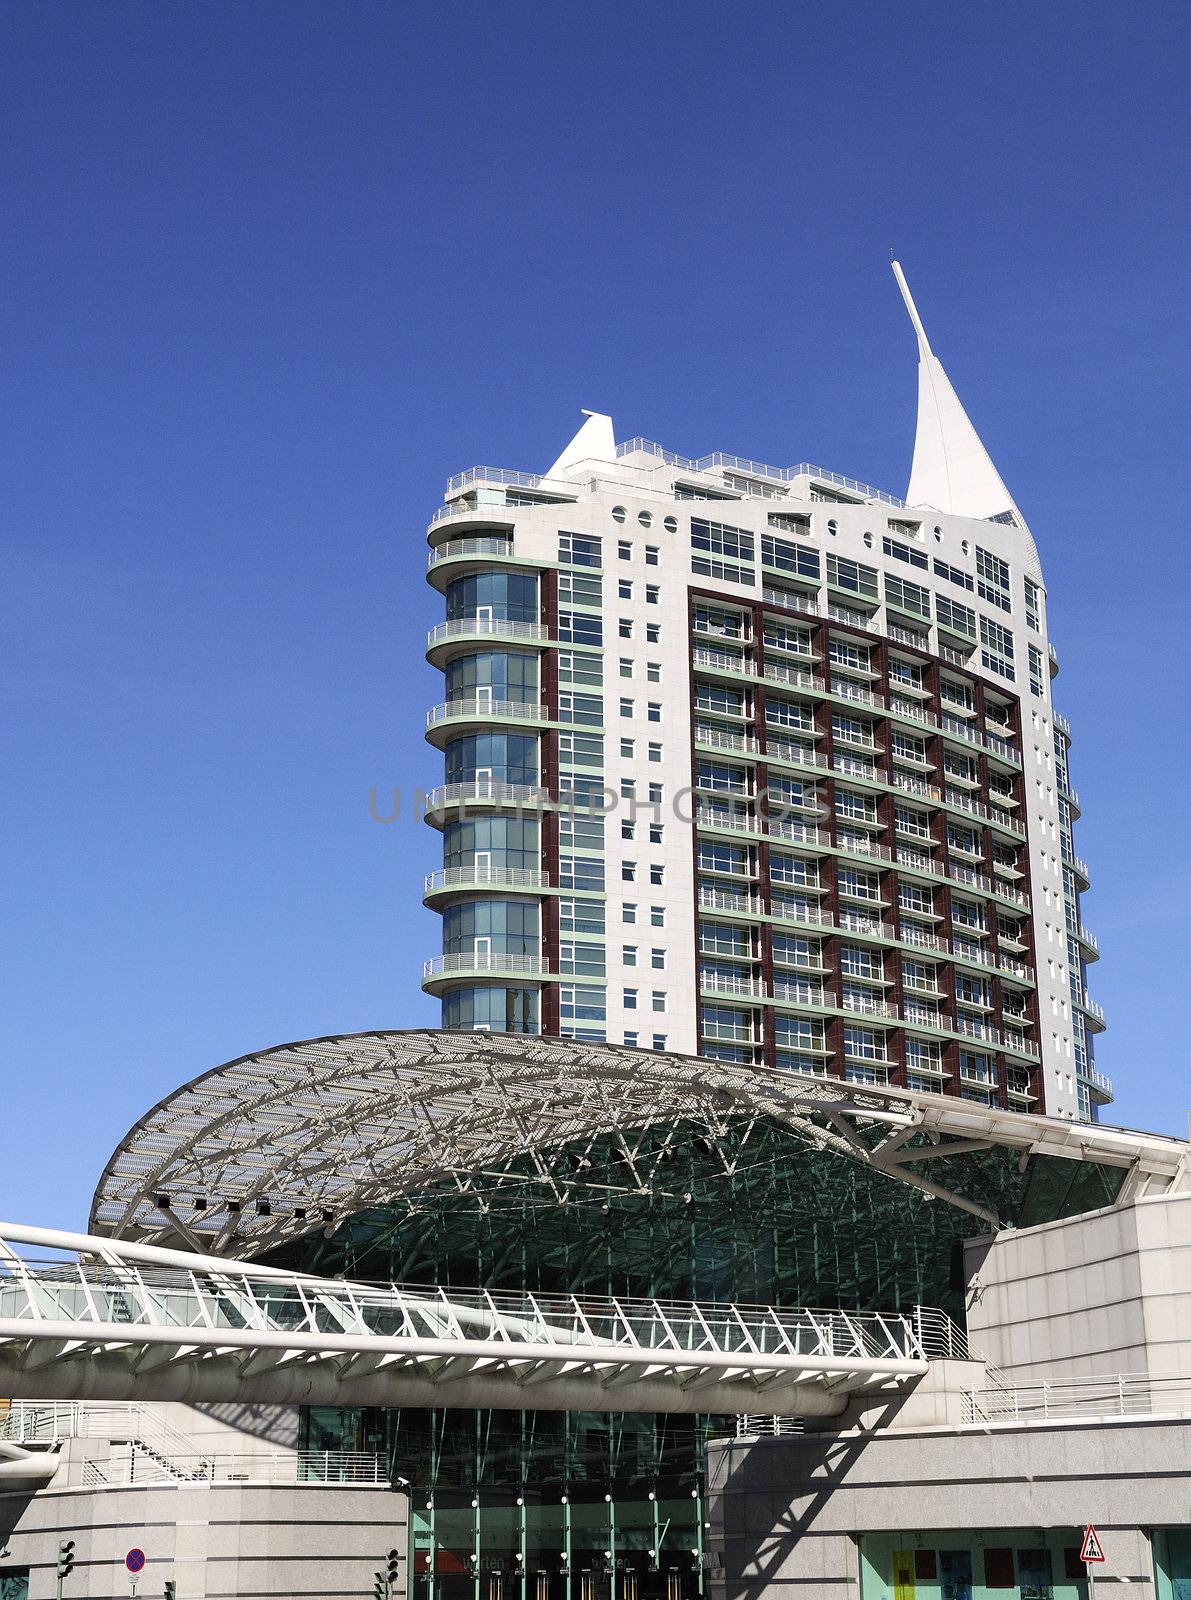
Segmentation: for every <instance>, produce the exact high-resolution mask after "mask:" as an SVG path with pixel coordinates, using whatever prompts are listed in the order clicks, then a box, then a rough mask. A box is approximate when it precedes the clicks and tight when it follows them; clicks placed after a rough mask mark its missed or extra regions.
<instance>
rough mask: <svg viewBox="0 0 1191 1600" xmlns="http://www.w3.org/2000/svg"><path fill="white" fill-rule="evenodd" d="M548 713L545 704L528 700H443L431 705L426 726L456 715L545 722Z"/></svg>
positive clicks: (496, 719) (478, 718)
mask: <svg viewBox="0 0 1191 1600" xmlns="http://www.w3.org/2000/svg"><path fill="white" fill-rule="evenodd" d="M549 715H550V713H549V712H548V711H547V710H546V707H545V706H543V705H538V704H533V703H531V702H530V701H528V700H477V699H474V698H473V699H465V700H444V701H443V702H442V704H441V705H437V706H431V708H430V710H429V711H428V712H427V713H426V726H427V728H433V727H435V726H436V725H437V724H438V723H440V722H450V721H451V720H452V719H453V718H456V717H465V718H467V719H468V720H469V721H476V720H480V721H486V720H487V719H488V718H492V719H493V720H494V721H499V720H501V719H503V720H505V721H510V722H545V721H547V720H548V718H549Z"/></svg>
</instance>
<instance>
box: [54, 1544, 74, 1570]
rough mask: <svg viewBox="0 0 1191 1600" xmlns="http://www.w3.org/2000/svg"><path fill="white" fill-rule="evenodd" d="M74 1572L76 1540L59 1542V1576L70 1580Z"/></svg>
mask: <svg viewBox="0 0 1191 1600" xmlns="http://www.w3.org/2000/svg"><path fill="white" fill-rule="evenodd" d="M73 1571H74V1540H73V1539H60V1540H59V1541H58V1576H59V1577H60V1578H69V1577H70V1575H71V1573H72V1572H73Z"/></svg>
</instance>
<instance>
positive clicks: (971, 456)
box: [893, 261, 1026, 528]
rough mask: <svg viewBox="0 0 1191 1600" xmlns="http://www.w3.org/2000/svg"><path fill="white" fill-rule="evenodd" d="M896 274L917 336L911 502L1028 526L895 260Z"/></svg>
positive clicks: (908, 502) (908, 491) (954, 512)
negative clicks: (938, 353) (934, 345)
mask: <svg viewBox="0 0 1191 1600" xmlns="http://www.w3.org/2000/svg"><path fill="white" fill-rule="evenodd" d="M893 276H894V277H895V278H896V279H897V286H898V288H899V289H900V290H901V294H902V299H903V300H904V301H905V302H906V310H907V311H908V312H909V314H910V321H911V322H912V323H913V325H914V332H915V334H916V335H917V338H918V429H917V432H916V434H915V436H914V464H913V466H912V467H911V469H910V486H909V488H908V489H907V490H906V501H907V504H909V505H912V506H934V508H935V509H936V510H937V511H949V512H951V513H952V514H954V515H955V516H960V517H984V518H986V517H1003V516H1004V515H1005V513H1006V512H1010V513H1012V515H1013V518H1014V521H1015V522H1016V523H1017V524H1018V526H1019V527H1022V528H1024V527H1025V525H1026V524H1025V519H1024V517H1023V516H1022V514H1021V512H1020V511H1019V510H1018V508H1017V506H1016V504H1015V503H1014V499H1013V496H1012V495H1011V494H1010V493H1009V491H1008V489H1007V488H1006V487H1005V485H1004V483H1003V482H1002V480H1001V475H1000V473H999V472H998V471H997V469H996V467H994V466H993V464H992V460H991V458H990V456H989V454H988V451H987V450H986V449H985V448H984V445H983V443H982V442H981V439H980V435H979V434H978V433H977V432H976V430H975V428H974V427H973V426H972V424H971V421H970V420H969V418H968V414H967V412H966V411H965V410H964V408H963V406H962V405H960V403H959V396H958V395H957V394H956V392H955V390H954V389H953V388H952V387H951V380H950V379H949V378H948V376H947V374H946V373H945V372H944V371H943V364H942V362H941V361H940V360H939V358H938V356H936V355H935V353H934V351H933V350H932V349H931V347H930V340H929V339H928V338H927V336H926V329H925V328H924V327H923V325H922V318H921V317H920V316H919V315H918V307H917V306H916V305H915V304H914V297H913V295H911V293H910V286H909V284H908V283H907V282H906V276H905V273H904V272H903V271H902V269H901V263H900V262H897V261H895V262H894V263H893Z"/></svg>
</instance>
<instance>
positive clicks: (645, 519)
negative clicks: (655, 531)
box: [637, 511, 653, 528]
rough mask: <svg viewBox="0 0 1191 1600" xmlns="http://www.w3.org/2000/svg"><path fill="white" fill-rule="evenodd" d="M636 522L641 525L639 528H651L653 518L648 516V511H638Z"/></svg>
mask: <svg viewBox="0 0 1191 1600" xmlns="http://www.w3.org/2000/svg"><path fill="white" fill-rule="evenodd" d="M637 521H638V522H639V523H640V524H641V526H642V527H643V528H652V527H653V518H652V517H651V516H650V514H649V512H648V511H638V513H637Z"/></svg>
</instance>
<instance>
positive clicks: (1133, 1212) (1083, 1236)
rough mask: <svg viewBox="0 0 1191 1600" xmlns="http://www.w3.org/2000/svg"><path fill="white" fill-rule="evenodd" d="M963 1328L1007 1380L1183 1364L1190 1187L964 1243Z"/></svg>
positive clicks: (1188, 1326) (1187, 1350) (1190, 1320)
mask: <svg viewBox="0 0 1191 1600" xmlns="http://www.w3.org/2000/svg"><path fill="white" fill-rule="evenodd" d="M966 1267H967V1274H968V1280H969V1285H970V1288H969V1305H968V1316H967V1320H968V1338H969V1341H970V1343H971V1345H972V1348H973V1349H974V1350H978V1351H979V1352H980V1353H981V1355H983V1356H984V1357H985V1358H986V1359H987V1360H988V1361H990V1362H991V1363H992V1364H993V1366H996V1367H1000V1368H1001V1369H1002V1371H1004V1372H1005V1373H1006V1374H1007V1375H1008V1376H1009V1377H1010V1378H1012V1379H1014V1380H1016V1381H1018V1382H1023V1383H1024V1382H1029V1381H1031V1380H1033V1379H1041V1378H1075V1377H1081V1376H1084V1375H1089V1374H1095V1375H1099V1374H1103V1373H1118V1372H1139V1373H1141V1372H1145V1373H1150V1374H1159V1373H1175V1372H1185V1373H1191V1193H1182V1194H1172V1195H1158V1196H1155V1197H1154V1198H1153V1199H1143V1200H1138V1201H1136V1202H1135V1203H1134V1204H1133V1205H1129V1206H1122V1207H1120V1208H1119V1209H1113V1210H1108V1211H1097V1212H1092V1213H1091V1214H1090V1215H1088V1216H1083V1217H1070V1218H1067V1219H1066V1220H1064V1221H1061V1222H1048V1223H1044V1224H1043V1225H1042V1226H1041V1227H1037V1228H1022V1229H1019V1230H1017V1231H1013V1230H1008V1231H1006V1232H1004V1233H1000V1234H998V1235H997V1236H996V1237H995V1238H994V1239H991V1240H990V1239H978V1240H973V1241H972V1243H970V1244H969V1245H968V1247H967V1251H966Z"/></svg>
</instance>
